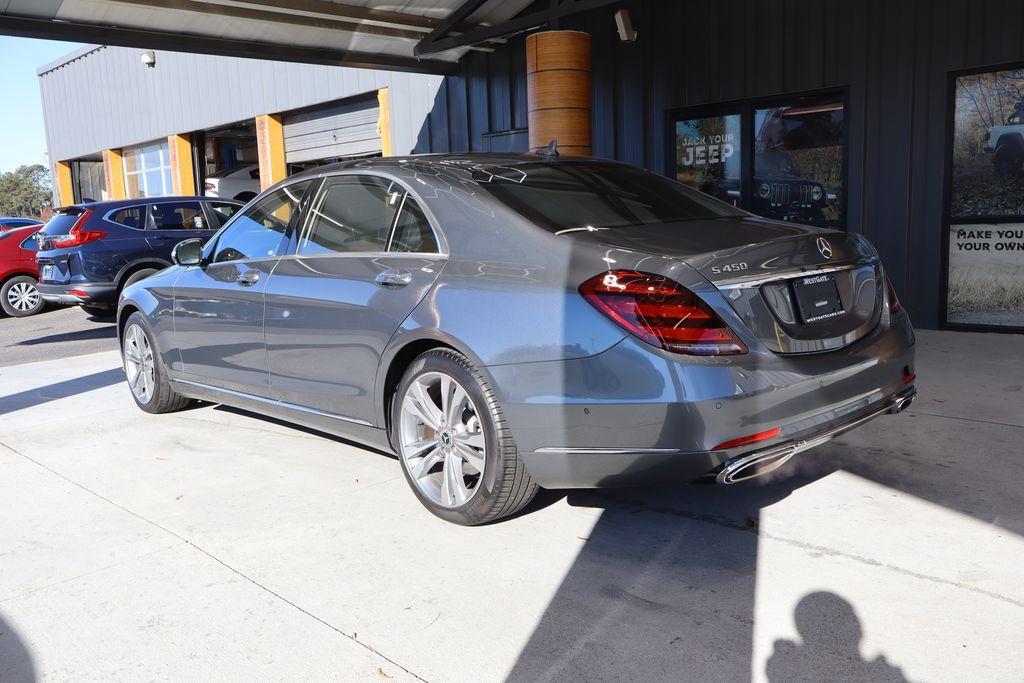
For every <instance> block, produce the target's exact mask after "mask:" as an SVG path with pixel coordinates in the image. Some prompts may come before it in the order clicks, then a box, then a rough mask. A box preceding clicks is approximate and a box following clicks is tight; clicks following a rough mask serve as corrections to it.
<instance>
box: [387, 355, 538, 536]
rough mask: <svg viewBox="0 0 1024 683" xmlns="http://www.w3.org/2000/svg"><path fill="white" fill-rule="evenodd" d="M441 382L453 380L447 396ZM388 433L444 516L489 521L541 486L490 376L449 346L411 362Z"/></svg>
mask: <svg viewBox="0 0 1024 683" xmlns="http://www.w3.org/2000/svg"><path fill="white" fill-rule="evenodd" d="M442 387H450V389H449V391H450V392H451V393H449V398H448V399H444V398H442V395H441V393H442ZM460 390H462V392H464V393H460ZM410 401H411V403H410ZM425 401H430V402H431V403H430V405H429V406H427V407H426V408H424V407H423V403H422V402H425ZM446 406H447V407H448V410H447V411H446V410H445V407H446ZM424 411H426V412H428V413H430V414H429V415H427V416H426V417H428V418H429V421H430V422H431V423H434V425H435V426H436V427H437V428H436V429H435V428H433V427H432V426H431V425H430V424H428V421H427V420H426V419H424V416H423V413H424ZM446 412H447V413H448V414H447V415H446V414H445V413H446ZM390 436H391V443H392V444H393V445H394V447H395V450H396V452H397V453H398V459H399V462H400V463H401V465H402V472H403V473H404V474H405V478H406V481H408V482H409V486H410V487H411V488H412V490H413V493H415V494H416V497H417V498H418V499H419V501H420V502H421V503H422V504H423V506H424V507H426V508H427V509H428V510H430V512H432V513H433V514H435V515H437V516H438V517H440V518H441V519H444V520H447V521H449V522H454V523H455V524H462V525H467V526H471V525H477V524H486V523H487V522H491V521H494V520H496V519H500V518H502V517H507V516H509V515H512V514H515V513H516V512H518V511H519V510H521V509H522V508H523V507H525V506H526V505H527V504H528V503H529V502H530V501H531V500H533V497H534V496H535V495H536V494H537V489H538V486H537V484H536V482H534V481H533V479H532V478H531V477H530V474H529V472H527V471H526V466H525V465H524V464H523V462H522V460H521V459H520V458H519V455H518V451H517V450H516V444H515V441H514V440H513V438H512V434H511V432H510V431H509V428H508V424H507V423H506V421H505V416H504V414H503V413H502V411H501V406H500V405H499V404H498V400H497V398H496V397H495V395H494V391H493V390H492V389H491V386H490V384H489V383H488V382H487V378H486V377H485V376H484V375H483V373H481V372H480V370H479V369H478V368H476V367H475V366H474V365H473V364H472V363H471V362H470V361H469V359H467V358H466V357H465V356H463V355H462V354H460V353H457V352H455V351H453V350H451V349H435V350H433V351H428V352H426V353H424V354H422V355H421V356H419V357H418V358H416V360H414V361H413V362H412V364H411V365H410V366H409V367H408V369H406V371H405V375H404V376H403V377H402V381H401V382H400V383H399V385H398V389H397V390H396V391H395V395H394V398H393V400H392V405H391V426H390ZM481 464H482V467H481ZM424 467H425V468H426V469H424ZM456 467H457V468H458V469H457V470H456V469H455V468H456ZM467 470H468V471H467ZM449 473H454V474H452V479H448V474H449ZM444 501H447V503H445V502H444Z"/></svg>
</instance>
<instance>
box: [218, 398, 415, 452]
mask: <svg viewBox="0 0 1024 683" xmlns="http://www.w3.org/2000/svg"><path fill="white" fill-rule="evenodd" d="M203 405H210V404H208V403H206V404H203ZM213 409H214V410H218V411H222V412H225V413H234V414H235V415H244V416H245V417H251V418H253V419H255V420H259V421H260V422H269V423H270V424H274V425H278V426H279V427H286V428H288V429H289V430H290V431H296V432H303V433H304V434H312V435H313V436H318V437H320V438H323V439H330V440H331V441H334V442H335V443H340V444H345V445H346V446H352V447H353V448H358V449H359V450H361V451H369V452H370V453H374V454H376V455H383V456H384V457H385V458H390V459H391V460H397V459H398V458H397V457H396V456H395V455H394V454H392V453H388V452H387V451H382V450H380V449H379V448H374V447H373V446H369V445H367V444H363V443H359V442H357V441H352V440H351V439H346V438H345V437H342V436H336V435H334V434H328V433H327V432H322V431H320V430H318V429H313V428H312V427H306V426H303V425H300V424H296V423H294V422H288V421H287V420H279V419H278V418H276V417H271V416H270V415H261V414H260V413H254V412H252V411H249V410H245V409H244V408H235V407H234V406H228V405H224V404H220V403H218V404H214V406H213Z"/></svg>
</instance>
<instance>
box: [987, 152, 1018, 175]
mask: <svg viewBox="0 0 1024 683" xmlns="http://www.w3.org/2000/svg"><path fill="white" fill-rule="evenodd" d="M1021 160H1022V154H1021V149H1020V147H1019V146H1017V145H999V147H997V148H996V152H995V155H994V156H993V158H992V163H993V165H994V166H995V171H996V174H997V175H1004V176H1014V175H1020V174H1021Z"/></svg>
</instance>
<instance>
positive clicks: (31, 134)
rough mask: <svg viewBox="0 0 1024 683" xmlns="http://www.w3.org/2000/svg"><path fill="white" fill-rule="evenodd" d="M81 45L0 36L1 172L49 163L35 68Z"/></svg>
mask: <svg viewBox="0 0 1024 683" xmlns="http://www.w3.org/2000/svg"><path fill="white" fill-rule="evenodd" d="M78 47H80V45H79V44H78V43H61V42H56V41H51V40H32V39H30V38H7V37H0V92H3V93H4V100H3V104H0V173H3V172H6V171H11V170H14V169H15V168H17V167H18V166H21V165H22V164H44V165H45V164H46V163H47V162H46V155H45V154H44V152H45V151H46V135H45V133H44V132H43V107H42V103H41V102H40V101H39V79H38V77H37V76H36V69H37V68H38V67H40V66H42V65H43V64H47V63H49V62H52V61H53V60H55V59H57V58H58V57H60V56H62V55H65V54H67V53H68V52H71V51H72V50H74V49H76V48H78Z"/></svg>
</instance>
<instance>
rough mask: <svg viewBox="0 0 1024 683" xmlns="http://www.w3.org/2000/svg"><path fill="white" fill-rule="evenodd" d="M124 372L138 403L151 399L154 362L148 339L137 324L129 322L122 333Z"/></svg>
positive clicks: (154, 381) (154, 378)
mask: <svg viewBox="0 0 1024 683" xmlns="http://www.w3.org/2000/svg"><path fill="white" fill-rule="evenodd" d="M123 355H124V373H125V375H126V376H127V378H128V386H129V387H130V388H131V390H132V395H133V396H135V399H136V400H137V401H138V402H139V403H143V404H145V403H149V402H150V401H151V400H153V389H154V387H155V386H156V362H155V361H154V359H153V349H152V348H151V347H150V346H149V339H148V338H147V337H146V333H145V332H143V330H142V328H141V327H140V326H139V325H136V324H134V323H133V324H131V325H129V326H128V329H126V330H125V334H124V352H123Z"/></svg>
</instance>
